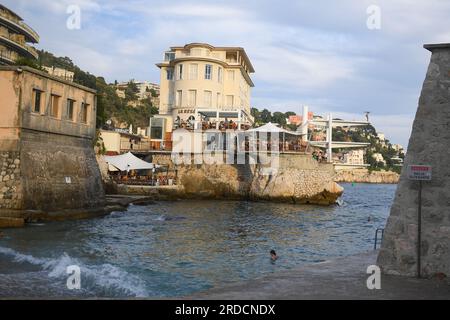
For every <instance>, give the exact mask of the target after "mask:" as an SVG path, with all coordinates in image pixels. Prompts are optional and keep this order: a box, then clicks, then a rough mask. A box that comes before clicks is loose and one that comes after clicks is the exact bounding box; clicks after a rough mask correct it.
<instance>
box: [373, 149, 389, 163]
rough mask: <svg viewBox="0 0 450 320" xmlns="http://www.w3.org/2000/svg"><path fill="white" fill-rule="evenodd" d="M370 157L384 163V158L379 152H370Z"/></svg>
mask: <svg viewBox="0 0 450 320" xmlns="http://www.w3.org/2000/svg"><path fill="white" fill-rule="evenodd" d="M372 158H373V159H375V161H376V162H382V163H384V164H386V160H384V158H383V155H382V154H381V153H378V152H377V153H374V154H372Z"/></svg>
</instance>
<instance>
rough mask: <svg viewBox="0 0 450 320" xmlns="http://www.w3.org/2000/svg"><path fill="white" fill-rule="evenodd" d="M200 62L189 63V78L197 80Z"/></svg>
mask: <svg viewBox="0 0 450 320" xmlns="http://www.w3.org/2000/svg"><path fill="white" fill-rule="evenodd" d="M197 73H198V64H191V65H189V80H197Z"/></svg>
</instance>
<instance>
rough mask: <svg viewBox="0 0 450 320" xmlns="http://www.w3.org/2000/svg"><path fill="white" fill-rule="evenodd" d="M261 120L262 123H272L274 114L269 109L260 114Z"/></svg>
mask: <svg viewBox="0 0 450 320" xmlns="http://www.w3.org/2000/svg"><path fill="white" fill-rule="evenodd" d="M260 120H261V122H262V123H268V122H271V121H272V113H271V112H270V111H269V110H267V109H263V111H261V113H260Z"/></svg>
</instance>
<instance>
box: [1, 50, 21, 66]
mask: <svg viewBox="0 0 450 320" xmlns="http://www.w3.org/2000/svg"><path fill="white" fill-rule="evenodd" d="M17 57H18V55H17V52H14V51H11V50H0V60H8V61H9V62H10V63H14V62H15V61H16V60H17Z"/></svg>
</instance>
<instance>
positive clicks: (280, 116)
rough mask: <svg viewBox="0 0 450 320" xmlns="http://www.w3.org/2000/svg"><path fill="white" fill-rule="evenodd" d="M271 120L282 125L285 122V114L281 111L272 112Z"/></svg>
mask: <svg viewBox="0 0 450 320" xmlns="http://www.w3.org/2000/svg"><path fill="white" fill-rule="evenodd" d="M271 121H272V122H273V123H278V124H279V125H282V126H284V125H285V124H286V115H285V114H284V113H283V112H278V111H277V112H274V113H273V115H272V119H271Z"/></svg>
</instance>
